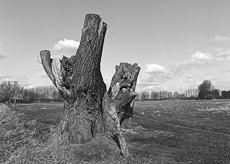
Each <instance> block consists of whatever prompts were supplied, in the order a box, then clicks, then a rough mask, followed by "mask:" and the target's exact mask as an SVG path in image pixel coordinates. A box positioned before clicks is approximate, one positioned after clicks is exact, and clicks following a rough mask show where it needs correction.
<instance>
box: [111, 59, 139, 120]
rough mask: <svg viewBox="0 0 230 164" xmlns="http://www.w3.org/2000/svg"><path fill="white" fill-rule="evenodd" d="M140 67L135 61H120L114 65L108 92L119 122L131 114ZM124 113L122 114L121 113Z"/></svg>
mask: <svg viewBox="0 0 230 164" xmlns="http://www.w3.org/2000/svg"><path fill="white" fill-rule="evenodd" d="M139 72H140V67H139V66H138V65H137V64H136V63H135V64H133V65H131V64H128V63H120V65H119V66H116V73H115V74H114V75H113V78H112V81H111V84H110V88H109V91H108V93H109V94H110V95H111V98H112V99H114V101H115V105H116V109H117V112H118V114H119V117H120V120H121V123H122V122H123V120H124V119H128V118H130V117H131V116H132V114H133V111H132V110H133V109H132V107H133V103H132V102H133V100H134V98H135V97H136V93H135V88H136V83H137V78H138V75H139ZM123 114H124V115H123Z"/></svg>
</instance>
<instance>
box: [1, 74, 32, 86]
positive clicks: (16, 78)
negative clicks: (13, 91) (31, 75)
mask: <svg viewBox="0 0 230 164" xmlns="http://www.w3.org/2000/svg"><path fill="white" fill-rule="evenodd" d="M27 80H28V77H26V76H9V75H4V74H0V83H1V82H3V81H11V82H14V81H17V82H18V84H19V85H21V86H23V87H31V86H32V85H31V84H30V83H28V81H27Z"/></svg>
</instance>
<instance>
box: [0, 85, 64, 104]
mask: <svg viewBox="0 0 230 164" xmlns="http://www.w3.org/2000/svg"><path fill="white" fill-rule="evenodd" d="M12 100H14V103H16V100H17V101H19V102H27V103H32V102H45V101H62V98H61V95H60V93H59V91H58V90H57V89H56V88H55V87H54V86H42V87H35V88H24V87H22V86H20V85H19V84H18V82H16V81H15V82H10V81H7V82H6V81H4V82H2V83H1V84H0V102H4V103H6V104H7V105H9V106H10V103H11V102H12Z"/></svg>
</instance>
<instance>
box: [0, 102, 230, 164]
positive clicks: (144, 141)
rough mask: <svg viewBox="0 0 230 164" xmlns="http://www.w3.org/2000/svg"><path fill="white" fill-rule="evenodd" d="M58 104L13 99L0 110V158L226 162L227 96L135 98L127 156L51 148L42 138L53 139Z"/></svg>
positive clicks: (229, 157)
mask: <svg viewBox="0 0 230 164" xmlns="http://www.w3.org/2000/svg"><path fill="white" fill-rule="evenodd" d="M62 108H63V104H58V103H53V104H51V103H41V104H39V103H38V104H26V105H25V104H18V106H17V111H15V112H9V111H8V112H5V113H2V114H0V116H1V117H0V119H1V120H0V121H1V124H0V130H1V132H0V162H2V163H44V161H45V163H117V164H118V163H143V164H144V163H155V164H158V163H161V164H163V163H164V164H170V163H172V164H230V101H229V100H213V101H189V100H188V101H180V100H174V101H173V100H165V101H144V102H135V108H134V117H133V119H132V124H131V129H129V130H127V131H126V132H125V138H126V141H127V143H128V148H129V151H130V154H131V156H132V158H129V159H123V158H122V157H120V156H114V155H112V154H109V155H108V153H107V151H106V150H105V149H103V148H99V149H98V147H90V148H89V149H90V150H93V149H95V150H94V151H91V152H87V151H86V150H87V149H86V148H85V147H84V148H83V147H80V148H79V149H76V146H75V147H74V146H73V145H72V146H71V145H70V146H68V147H65V148H62V149H59V148H58V147H55V150H54V148H52V151H51V150H50V149H49V147H48V146H47V145H50V144H47V143H54V142H50V140H52V139H50V138H52V137H51V136H52V134H53V131H54V130H55V128H56V127H57V125H58V123H59V122H60V120H61V118H62ZM6 118H8V119H6ZM86 147H87V146H86ZM82 150H84V152H83V151H82ZM66 152H68V153H66ZM49 158H50V159H49Z"/></svg>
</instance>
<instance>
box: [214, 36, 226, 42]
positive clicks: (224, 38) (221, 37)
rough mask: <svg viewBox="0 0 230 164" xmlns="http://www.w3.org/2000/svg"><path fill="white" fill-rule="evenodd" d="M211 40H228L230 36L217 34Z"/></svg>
mask: <svg viewBox="0 0 230 164" xmlns="http://www.w3.org/2000/svg"><path fill="white" fill-rule="evenodd" d="M211 41H217V42H220V41H230V38H228V37H226V36H219V35H217V36H216V37H215V38H214V39H212V40H211Z"/></svg>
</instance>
